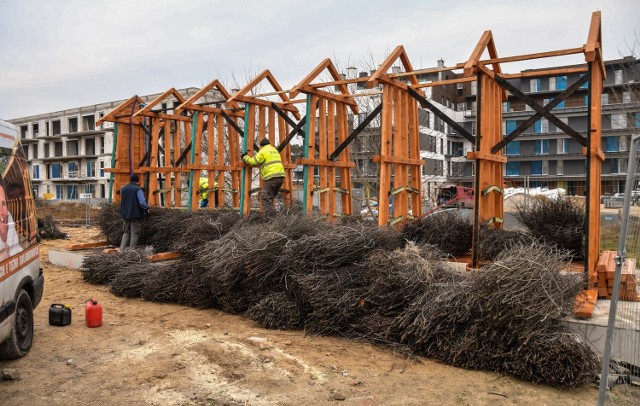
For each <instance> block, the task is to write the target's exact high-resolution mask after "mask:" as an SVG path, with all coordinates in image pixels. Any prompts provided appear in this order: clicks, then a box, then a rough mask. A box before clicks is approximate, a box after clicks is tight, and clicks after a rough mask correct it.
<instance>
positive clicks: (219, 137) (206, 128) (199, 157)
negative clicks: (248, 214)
mask: <svg viewBox="0 0 640 406" xmlns="http://www.w3.org/2000/svg"><path fill="white" fill-rule="evenodd" d="M229 98H231V95H230V94H229V92H228V91H227V89H225V87H224V86H223V85H222V84H221V83H220V82H219V81H218V80H213V81H212V82H210V83H209V84H207V85H206V86H205V87H203V88H202V89H200V90H199V91H198V92H196V93H195V94H194V95H193V96H191V97H190V98H189V99H187V100H186V101H185V102H184V103H182V104H181V105H180V106H179V107H178V109H177V111H178V113H182V112H185V113H187V115H190V116H191V118H192V129H193V131H192V134H191V141H190V145H191V146H192V148H191V151H190V157H189V165H187V168H188V169H189V184H190V185H194V186H193V187H191V188H190V190H189V202H190V203H188V205H189V207H190V209H191V210H195V209H196V208H197V207H198V201H199V196H198V193H199V192H200V190H199V187H198V186H196V185H198V183H199V178H200V177H202V176H203V172H204V171H206V172H207V174H206V177H207V180H208V185H209V188H208V193H209V196H210V198H209V199H208V206H207V207H209V208H211V207H224V206H225V203H226V202H225V195H226V194H227V193H229V194H230V195H231V204H232V206H233V207H239V205H240V172H241V170H242V165H241V161H240V138H241V137H240V134H239V133H238V131H237V130H236V128H238V121H239V120H240V119H241V118H242V117H243V114H242V108H240V107H239V105H238V103H236V102H233V101H232V102H229V101H227V100H228V99H229ZM209 99H213V100H209ZM205 136H206V137H205ZM203 148H204V149H205V151H203ZM216 185H217V186H216ZM214 196H216V197H214ZM216 202H217V204H216Z"/></svg>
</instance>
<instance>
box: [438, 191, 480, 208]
mask: <svg viewBox="0 0 640 406" xmlns="http://www.w3.org/2000/svg"><path fill="white" fill-rule="evenodd" d="M436 199H437V205H438V206H439V207H459V208H462V209H464V208H467V209H472V208H473V207H474V206H475V197H474V194H473V188H470V187H464V186H458V185H445V186H441V187H439V188H437V194H436Z"/></svg>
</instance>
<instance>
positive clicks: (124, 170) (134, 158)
mask: <svg viewBox="0 0 640 406" xmlns="http://www.w3.org/2000/svg"><path fill="white" fill-rule="evenodd" d="M144 105H145V103H144V101H143V100H142V99H141V98H140V97H138V96H137V95H136V96H132V97H130V98H129V99H127V100H125V101H124V102H122V103H121V104H120V105H119V106H118V107H116V108H115V109H113V110H112V111H110V112H109V113H108V114H106V115H105V116H104V117H102V118H101V119H100V120H98V121H97V122H96V125H100V124H102V123H105V122H112V123H114V132H113V149H112V151H111V168H105V172H108V173H110V179H109V181H110V182H109V185H110V186H109V201H110V202H111V201H115V202H119V201H120V188H122V186H124V185H126V184H127V183H129V178H130V176H131V175H132V174H133V173H138V174H140V175H141V174H142V173H141V172H140V171H139V170H137V168H135V170H134V162H140V160H141V159H142V157H143V155H144V154H143V153H142V151H144V150H145V145H144V136H143V134H142V131H143V130H142V128H141V126H140V123H141V121H142V120H141V118H140V117H135V114H136V113H137V112H138V111H140V110H142V108H143V107H144Z"/></svg>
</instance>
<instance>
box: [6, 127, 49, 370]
mask: <svg viewBox="0 0 640 406" xmlns="http://www.w3.org/2000/svg"><path fill="white" fill-rule="evenodd" d="M43 287H44V276H43V274H42V269H41V268H40V245H39V237H38V231H37V229H36V210H35V201H34V199H33V192H32V189H31V180H30V179H29V169H28V166H27V160H26V158H25V155H24V151H23V150H22V145H21V144H20V137H19V136H18V131H17V129H16V127H15V126H14V125H12V124H10V123H7V122H6V121H2V120H0V359H13V358H19V357H22V356H24V355H25V354H26V353H27V352H28V351H29V349H30V348H31V344H32V343H33V309H35V308H36V306H38V304H39V303H40V300H41V299H42V291H43Z"/></svg>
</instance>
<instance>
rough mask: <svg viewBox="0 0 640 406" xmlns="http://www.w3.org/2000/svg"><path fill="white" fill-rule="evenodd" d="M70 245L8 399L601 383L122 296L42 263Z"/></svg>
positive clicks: (3, 386)
mask: <svg viewBox="0 0 640 406" xmlns="http://www.w3.org/2000/svg"><path fill="white" fill-rule="evenodd" d="M62 229H63V231H65V232H68V233H69V234H70V238H71V240H72V241H73V242H76V241H77V242H86V241H91V240H95V239H99V238H100V235H99V233H98V230H97V229H96V228H84V227H77V228H62ZM68 243H69V241H45V242H44V243H43V247H42V250H41V252H42V254H41V255H42V262H41V265H42V266H43V268H44V270H45V278H46V279H45V292H44V298H43V300H42V303H41V304H40V306H39V307H38V309H36V311H35V340H34V345H33V348H32V350H31V352H30V353H29V354H28V355H27V356H26V357H24V358H22V359H19V360H15V361H8V362H7V361H0V369H7V368H11V369H15V371H16V372H17V373H18V374H19V376H20V377H19V379H17V380H0V403H1V404H11V405H26V404H28V405H76V404H78V405H79V404H87V403H90V402H98V404H104V405H123V404H139V405H192V404H195V405H209V404H210V405H267V404H278V405H300V404H332V403H335V402H342V403H344V404H349V405H492V406H496V405H518V404H519V405H581V406H582V405H585V404H594V403H595V400H596V399H597V387H596V385H595V384H592V385H588V386H586V387H583V388H579V389H574V390H561V389H556V388H551V387H547V386H540V385H534V384H530V383H527V382H523V381H520V380H518V379H515V378H512V377H509V376H501V375H497V374H495V373H491V372H478V371H467V370H463V369H458V368H454V367H450V366H446V365H442V364H439V363H437V362H433V361H430V360H428V359H421V360H419V362H413V361H408V360H406V359H404V358H403V357H402V356H401V355H398V354H394V353H393V351H392V350H390V349H388V348H380V347H376V346H373V345H371V344H368V343H363V342H357V341H353V340H346V339H339V338H327V337H314V336H306V335H305V333H304V332H303V331H273V330H266V329H262V328H260V327H259V326H258V325H257V324H256V323H254V322H253V321H251V320H247V319H244V318H242V317H239V316H232V315H228V314H225V313H222V312H220V311H217V310H198V309H192V308H188V307H184V306H179V305H170V304H158V303H151V302H145V301H141V300H130V299H123V298H120V297H116V296H114V295H112V294H111V293H109V291H108V288H106V287H104V286H95V285H89V284H87V283H84V282H83V281H82V278H81V277H80V273H79V271H77V270H71V269H67V268H62V267H58V266H54V265H51V264H50V263H49V262H48V261H47V258H48V255H47V253H48V249H49V248H50V247H64V246H65V245H67V244H68ZM91 297H96V298H97V299H98V300H99V302H100V303H101V304H102V305H103V308H104V317H103V326H102V327H100V328H94V329H90V328H88V327H86V325H85V322H84V305H85V303H86V301H87V300H88V299H89V298H91ZM52 303H66V304H69V305H70V306H71V308H72V310H73V322H72V324H71V325H70V326H67V327H54V326H50V325H49V324H48V310H49V306H50V305H51V304H52ZM635 399H636V400H637V397H636V398H635ZM625 403H626V402H624V401H623V400H618V401H617V402H616V403H615V404H625Z"/></svg>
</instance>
